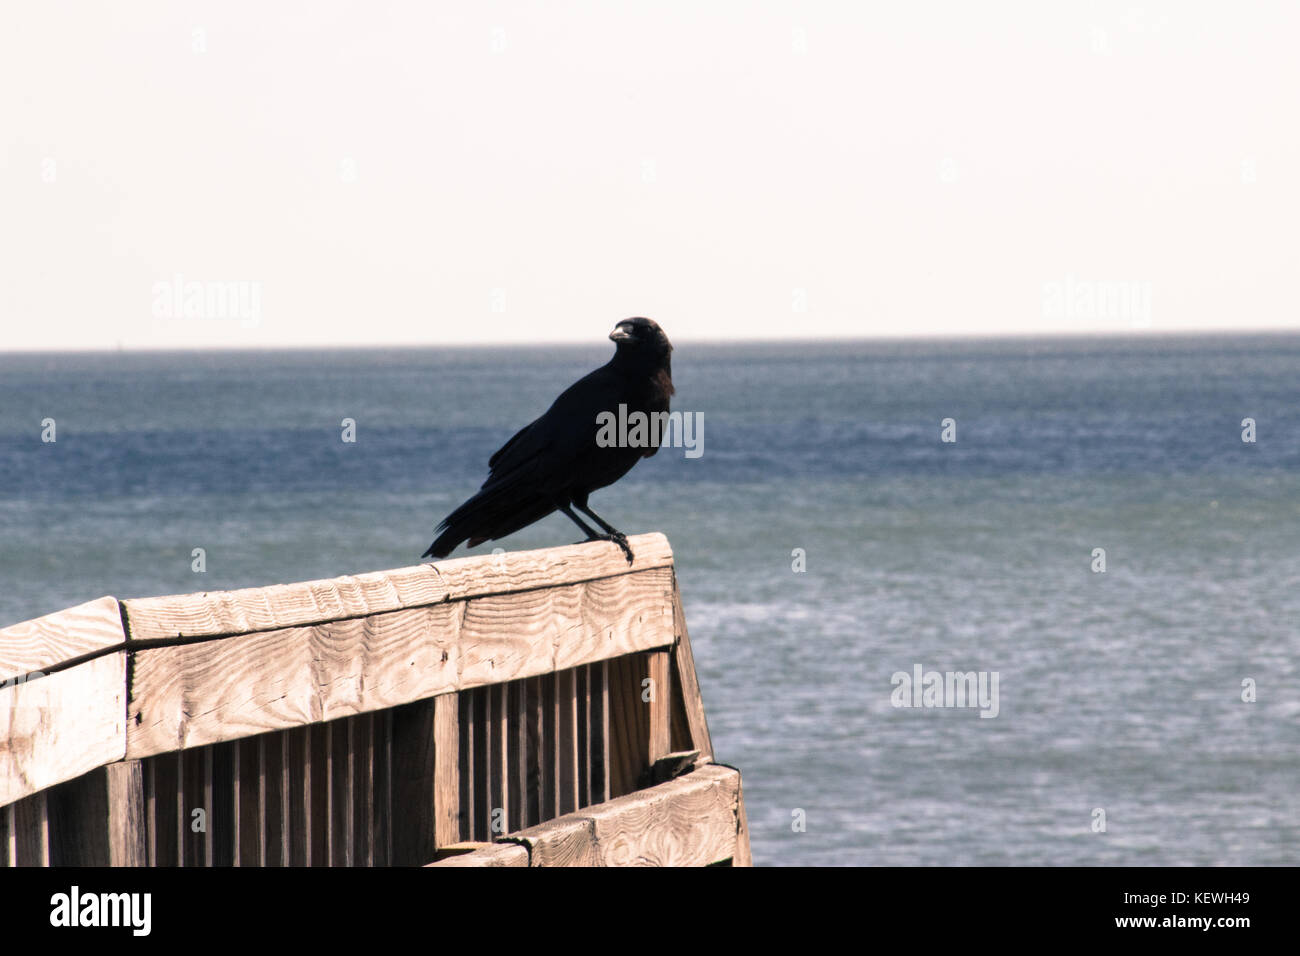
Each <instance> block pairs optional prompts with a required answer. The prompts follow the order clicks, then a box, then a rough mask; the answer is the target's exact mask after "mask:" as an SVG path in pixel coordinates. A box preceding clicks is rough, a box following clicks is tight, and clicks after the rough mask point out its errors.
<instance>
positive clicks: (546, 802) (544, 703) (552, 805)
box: [537, 674, 560, 820]
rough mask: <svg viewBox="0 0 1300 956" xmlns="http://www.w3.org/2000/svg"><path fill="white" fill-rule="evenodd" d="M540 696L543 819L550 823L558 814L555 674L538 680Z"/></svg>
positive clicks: (558, 744)
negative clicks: (539, 681) (539, 682)
mask: <svg viewBox="0 0 1300 956" xmlns="http://www.w3.org/2000/svg"><path fill="white" fill-rule="evenodd" d="M540 680H541V688H542V697H541V700H539V701H538V703H537V711H538V719H539V722H540V724H541V732H542V751H541V752H542V753H543V754H544V755H545V756H544V758H543V760H542V765H541V774H540V777H541V788H542V794H541V800H542V819H544V820H552V819H554V818H555V817H557V816H559V815H560V810H559V806H560V779H559V769H560V735H559V716H560V678H559V675H558V674H544V675H542V677H541V678H540Z"/></svg>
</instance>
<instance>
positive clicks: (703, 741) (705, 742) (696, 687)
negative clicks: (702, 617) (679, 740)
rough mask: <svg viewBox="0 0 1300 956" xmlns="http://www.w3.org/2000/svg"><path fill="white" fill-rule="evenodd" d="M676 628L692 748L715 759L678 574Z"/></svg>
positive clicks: (679, 687)
mask: <svg viewBox="0 0 1300 956" xmlns="http://www.w3.org/2000/svg"><path fill="white" fill-rule="evenodd" d="M672 609H673V631H674V634H675V635H676V639H677V640H676V645H675V649H674V653H673V677H674V682H675V688H674V689H675V690H676V691H677V693H679V694H680V695H681V698H682V705H683V709H684V710H685V715H686V723H687V726H688V727H689V728H690V747H689V748H686V747H682V746H680V745H678V746H677V749H691V750H698V751H699V752H700V760H699V763H700V764H706V763H709V762H711V761H712V760H713V740H712V738H711V737H710V736H709V721H708V719H707V718H706V717H705V716H704V699H703V698H702V697H701V696H700V683H699V679H698V677H697V675H696V673H695V655H694V653H693V652H692V651H691V635H690V632H689V631H687V629H686V612H685V611H684V610H683V608H682V594H681V589H680V588H679V587H678V586H677V575H676V573H675V572H674V574H673V576H672Z"/></svg>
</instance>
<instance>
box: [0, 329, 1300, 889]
mask: <svg viewBox="0 0 1300 956" xmlns="http://www.w3.org/2000/svg"><path fill="white" fill-rule="evenodd" d="M609 353H610V349H609V347H608V345H606V344H604V343H601V344H598V345H594V346H592V347H580V348H579V347H572V348H570V347H565V348H557V347H538V348H483V349H401V350H367V351H312V352H307V351H303V352H266V353H235V352H204V353H156V354H149V353H131V352H119V353H105V354H60V355H54V354H39V355H38V354H8V355H0V585H2V586H0V624H10V623H14V622H17V621H20V620H24V619H27V618H30V617H35V616H38V615H40V614H45V613H49V612H52V611H56V610H59V609H62V608H65V607H68V606H71V605H74V604H77V603H79V602H82V601H86V600H89V599H92V598H95V597H98V596H100V595H104V594H112V595H115V596H117V597H139V596H144V595H154V594H167V593H178V592H188V591H196V590H216V589H224V588H238V587H248V586H256V585H264V584H269V583H274V582H280V581H301V580H308V579H312V578H320V577H331V576H335V575H341V574H350V573H356V572H361V571H371V570H379V569H386V568H394V567H402V566H406V565H410V564H414V563H417V562H418V561H419V555H420V553H421V552H422V551H423V550H424V549H425V547H426V546H427V545H428V544H429V541H430V540H431V535H432V531H433V527H434V525H435V524H436V523H437V521H438V520H439V519H440V518H441V517H442V516H443V515H444V514H446V512H448V511H449V510H450V509H451V508H452V507H453V506H455V505H456V504H458V503H459V502H460V501H461V500H463V499H464V498H465V497H467V496H468V495H469V494H470V493H472V492H473V491H474V490H475V489H476V488H477V487H478V485H479V483H480V482H481V481H482V479H483V477H484V475H485V473H486V462H487V458H488V456H489V455H490V454H491V453H492V451H493V450H495V449H496V448H497V447H498V446H499V445H500V444H501V443H502V442H503V441H504V440H505V439H506V438H508V437H509V436H510V435H511V434H512V433H513V432H514V431H515V430H516V429H517V428H518V427H520V426H521V425H523V424H525V423H526V422H528V421H529V420H531V419H532V418H533V417H535V416H536V415H538V414H540V413H541V412H542V411H543V410H545V408H546V407H547V405H548V404H549V403H550V401H551V400H552V399H553V398H554V396H555V395H556V394H558V392H559V391H560V390H561V389H562V388H564V387H565V386H567V385H568V384H569V383H570V382H572V381H573V380H574V379H576V378H577V377H578V376H580V375H581V374H583V373H584V372H586V371H588V370H590V369H591V368H594V367H595V366H597V365H599V364H601V363H603V362H604V361H605V360H606V359H607V358H608V355H609ZM673 372H674V382H675V383H676V386H677V395H676V398H675V401H674V407H675V408H678V409H681V410H684V411H688V412H696V413H699V414H700V415H702V420H703V423H704V432H703V446H702V447H703V454H701V455H700V456H699V457H697V458H688V457H687V456H686V455H685V454H684V450H683V449H676V448H669V449H664V450H662V451H661V452H660V453H659V454H658V455H656V456H655V457H654V458H652V459H649V460H647V461H644V462H642V463H641V464H639V465H638V466H637V467H636V468H635V469H633V471H632V472H631V473H630V474H629V475H628V476H627V477H626V478H624V479H623V480H622V481H621V482H619V483H618V484H616V485H614V486H612V487H610V488H607V489H604V490H602V491H599V492H597V493H596V494H595V495H593V496H592V500H591V505H592V507H593V508H594V509H595V510H596V511H597V512H598V513H599V514H601V515H602V516H603V517H605V518H606V519H608V520H609V521H611V522H612V523H613V524H615V525H617V526H618V527H619V528H621V529H622V530H624V531H626V532H628V533H634V532H644V531H662V532H664V533H665V534H666V535H667V536H668V538H669V540H670V541H671V542H672V545H673V549H674V552H675V554H676V560H677V567H678V576H679V580H680V583H681V587H682V593H683V597H684V601H685V608H686V615H687V620H688V622H689V625H690V630H691V637H692V640H693V643H694V649H695V658H696V664H697V667H698V670H699V675H700V684H701V690H702V693H703V696H704V701H705V706H706V709H707V713H708V718H709V723H710V729H711V731H712V735H713V739H714V747H715V749H716V751H717V756H718V759H719V760H721V761H723V762H726V763H730V764H732V765H734V766H737V767H739V768H740V769H741V771H742V772H743V775H744V783H745V803H746V809H747V812H748V816H749V823H750V829H751V840H752V845H753V854H754V859H755V862H756V863H757V864H759V865H790V864H799V865H843V864H873V865H874V864H901V865H912V864H916V865H935V864H941V865H964V864H992V865H1022V864H1026V865H1028V864H1033V865H1066V864H1082V865H1105V866H1120V865H1147V864H1161V865H1184V864H1186V865H1192V864H1195V865H1220V864H1236V865H1259V864H1267V865H1277V864H1288V865H1295V864H1297V863H1300V671H1298V670H1297V660H1298V659H1300V636H1297V627H1298V626H1300V536H1298V535H1297V527H1298V524H1300V337H1297V336H1286V335H1269V336H1251V335H1234V336H1220V337H1185V338H1184V337H1176V338H1170V337H1127V338H1119V337H1117V338H1089V339H1055V340H1047V339H1023V340H1022V339H1004V340H980V341H975V340H972V341H962V342H938V341H934V342H931V341H908V342H888V343H887V342H834V343H780V344H777V343H770V344H760V343H740V344H736V343H732V344H725V345H724V344H708V345H689V344H679V346H678V348H677V350H676V352H675V353H674V367H673ZM345 418H351V419H353V420H354V421H355V422H356V437H357V440H356V442H355V443H344V442H343V441H341V440H340V433H341V430H342V426H341V422H342V420H343V419H345ZM45 419H53V421H54V428H55V429H56V432H55V437H56V438H57V441H55V442H43V441H42V430H43V428H46V429H47V428H48V426H43V425H42V422H43V420H45ZM948 419H950V420H951V421H950V422H949V423H948V424H947V425H946V426H945V424H944V422H945V420H948ZM1246 419H1251V420H1253V423H1254V424H1253V430H1254V435H1253V436H1249V435H1248V437H1253V438H1254V439H1255V440H1254V441H1243V432H1245V431H1247V429H1249V428H1250V427H1251V426H1249V425H1243V421H1244V420H1246ZM945 428H946V431H947V436H946V437H949V438H955V440H954V441H945V440H943V439H944V437H945ZM575 540H577V533H576V529H575V528H574V527H573V526H572V525H571V524H570V523H569V521H568V520H567V519H565V518H563V517H557V516H552V517H550V518H548V519H546V520H545V521H543V522H541V523H539V524H537V525H534V526H532V527H530V528H528V529H525V530H524V531H522V532H520V533H518V534H516V535H514V536H513V537H511V538H509V539H507V540H506V541H505V542H503V543H502V544H503V546H505V547H507V548H510V549H515V548H535V547H546V546H551V545H557V544H568V543H571V542H573V541H575ZM493 546H494V545H492V544H488V545H483V546H481V547H480V548H478V549H475V550H476V551H490V550H491V548H492V547H493ZM197 547H201V548H204V549H205V552H206V565H207V570H206V572H205V573H203V574H196V573H194V572H193V571H192V570H191V552H192V549H194V548H197ZM1098 549H1101V550H1100V551H1099V550H1098ZM457 553H458V554H459V553H464V552H463V550H462V551H460V552H457ZM1103 559H1104V562H1105V564H1104V568H1105V569H1104V570H1101V569H1100V561H1101V560H1103ZM918 667H919V668H920V669H921V672H922V673H923V674H924V673H928V672H939V673H940V674H945V673H947V672H961V673H970V672H975V673H977V674H980V675H982V676H983V677H984V678H986V679H987V680H989V681H991V680H992V679H993V675H996V680H997V688H998V694H997V700H996V703H997V706H996V715H995V716H993V715H990V716H989V717H983V716H981V710H980V708H978V707H971V706H949V707H925V706H909V707H903V706H895V705H896V704H897V703H900V702H901V697H902V696H903V691H902V689H901V687H899V686H896V684H899V683H900V682H899V681H898V680H897V678H896V675H899V674H907V675H909V676H911V675H912V674H914V673H915V672H916V668H918ZM989 686H991V684H990V685H989ZM906 698H907V700H908V701H909V702H911V700H912V698H911V695H910V694H907V695H906ZM918 699H919V698H918ZM948 702H949V703H952V701H951V700H949V701H948ZM967 703H968V704H969V701H968V702H967ZM990 711H991V708H985V709H984V712H985V713H989V712H990Z"/></svg>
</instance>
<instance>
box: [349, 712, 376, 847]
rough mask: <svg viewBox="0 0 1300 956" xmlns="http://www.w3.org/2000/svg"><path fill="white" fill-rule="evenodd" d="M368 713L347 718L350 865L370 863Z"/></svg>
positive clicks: (371, 791) (372, 765)
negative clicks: (349, 787)
mask: <svg viewBox="0 0 1300 956" xmlns="http://www.w3.org/2000/svg"><path fill="white" fill-rule="evenodd" d="M372 717H373V715H372V714H358V715H357V716H356V717H349V718H348V720H347V723H348V724H349V725H350V727H349V730H350V733H349V737H348V739H349V742H350V745H351V748H352V753H353V760H352V794H353V801H352V840H353V864H352V865H353V866H374V865H375V854H374V845H373V837H374V831H375V803H374V789H373V788H374V779H375V750H374V730H373V728H372V726H371V724H372Z"/></svg>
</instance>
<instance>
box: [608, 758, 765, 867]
mask: <svg viewBox="0 0 1300 956" xmlns="http://www.w3.org/2000/svg"><path fill="white" fill-rule="evenodd" d="M739 799H740V774H739V772H737V771H736V770H733V769H732V768H730V767H719V766H707V767H700V768H699V769H697V770H695V771H693V772H692V773H689V774H686V775H685V776H682V777H678V778H677V779H676V780H671V781H669V782H668V783H664V784H660V785H659V786H657V787H650V788H649V789H646V790H640V791H637V792H636V793H630V794H628V795H626V796H623V797H617V798H615V799H613V800H610V801H609V802H608V803H604V804H601V805H599V806H595V807H590V808H589V809H587V810H584V811H583V814H584V815H585V816H588V817H590V818H591V820H592V829H593V834H594V838H595V841H596V845H597V847H598V848H599V852H600V861H601V864H602V865H604V866H707V865H709V864H711V863H718V862H721V861H723V860H728V859H731V858H732V857H733V856H734V854H735V850H736V834H737V806H738V801H739Z"/></svg>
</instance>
